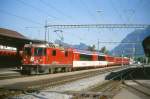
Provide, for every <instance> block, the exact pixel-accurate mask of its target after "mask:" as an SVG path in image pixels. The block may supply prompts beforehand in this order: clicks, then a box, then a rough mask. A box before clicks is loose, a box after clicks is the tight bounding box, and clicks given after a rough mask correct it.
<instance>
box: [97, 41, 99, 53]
mask: <svg viewBox="0 0 150 99" xmlns="http://www.w3.org/2000/svg"><path fill="white" fill-rule="evenodd" d="M97 47H98V52H99V39H98V42H97Z"/></svg>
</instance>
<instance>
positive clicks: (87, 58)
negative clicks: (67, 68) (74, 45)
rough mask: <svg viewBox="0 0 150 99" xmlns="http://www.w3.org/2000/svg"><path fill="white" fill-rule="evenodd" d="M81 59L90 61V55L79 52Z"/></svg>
mask: <svg viewBox="0 0 150 99" xmlns="http://www.w3.org/2000/svg"><path fill="white" fill-rule="evenodd" d="M80 60H81V61H92V55H86V54H80Z"/></svg>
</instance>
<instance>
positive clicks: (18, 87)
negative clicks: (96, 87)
mask: <svg viewBox="0 0 150 99" xmlns="http://www.w3.org/2000/svg"><path fill="white" fill-rule="evenodd" d="M120 68H121V67H116V68H107V69H105V70H96V71H91V72H84V73H79V74H75V75H69V76H63V77H57V78H52V79H45V80H42V81H32V82H22V83H16V84H13V85H9V86H4V87H3V88H1V89H0V93H1V94H0V96H1V97H6V96H11V95H16V94H20V93H25V92H34V91H38V90H41V89H44V88H47V87H50V88H51V87H55V86H58V85H62V84H65V83H68V82H73V81H75V80H79V79H83V78H88V77H92V76H96V75H100V74H103V73H106V72H111V71H114V70H116V69H120Z"/></svg>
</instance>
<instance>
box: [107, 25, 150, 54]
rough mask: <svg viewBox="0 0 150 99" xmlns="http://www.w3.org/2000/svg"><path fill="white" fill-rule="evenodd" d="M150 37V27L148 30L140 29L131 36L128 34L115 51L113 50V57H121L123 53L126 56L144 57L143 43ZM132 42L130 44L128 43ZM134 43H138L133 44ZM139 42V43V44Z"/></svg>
mask: <svg viewBox="0 0 150 99" xmlns="http://www.w3.org/2000/svg"><path fill="white" fill-rule="evenodd" d="M147 36H150V27H148V28H146V29H138V30H135V31H133V32H131V33H130V34H128V35H127V36H126V37H125V38H124V39H123V40H122V41H121V44H119V45H118V46H117V47H115V48H114V49H113V50H111V52H110V53H111V54H112V55H116V56H121V55H122V53H123V55H125V56H133V55H136V56H139V55H140V56H144V50H143V46H142V41H143V40H144V39H145V38H146V37H147ZM126 42H130V44H129V43H128V44H127V43H126ZM133 42H137V43H136V44H133ZM138 42H139V43H138Z"/></svg>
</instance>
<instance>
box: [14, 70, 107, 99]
mask: <svg viewBox="0 0 150 99" xmlns="http://www.w3.org/2000/svg"><path fill="white" fill-rule="evenodd" d="M107 74H108V73H105V74H101V75H97V76H94V77H90V78H85V79H81V80H77V81H74V82H70V83H66V84H64V85H60V86H56V87H54V88H47V89H45V90H42V91H41V92H39V93H32V94H31V93H29V94H25V95H20V96H17V97H12V98H13V99H18V98H19V99H70V98H71V97H72V95H67V94H62V93H61V92H65V91H81V90H85V91H86V89H87V88H89V87H91V86H93V85H95V84H99V83H103V82H104V81H105V80H104V79H105V76H106V75H107Z"/></svg>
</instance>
